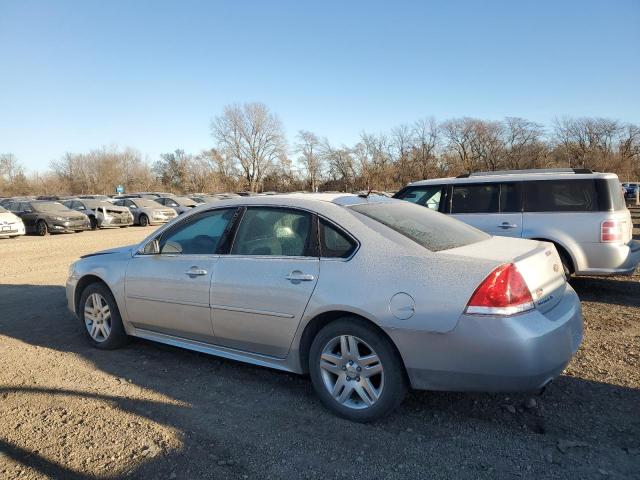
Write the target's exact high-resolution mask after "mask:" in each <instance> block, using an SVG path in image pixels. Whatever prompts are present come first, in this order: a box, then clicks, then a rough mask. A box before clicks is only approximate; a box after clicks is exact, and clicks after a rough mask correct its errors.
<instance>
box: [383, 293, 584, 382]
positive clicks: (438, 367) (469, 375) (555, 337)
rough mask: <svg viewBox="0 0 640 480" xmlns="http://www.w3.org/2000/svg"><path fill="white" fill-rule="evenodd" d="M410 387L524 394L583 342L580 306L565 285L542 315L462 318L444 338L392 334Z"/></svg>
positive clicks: (554, 372) (547, 379) (559, 369)
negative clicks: (560, 295) (555, 302)
mask: <svg viewBox="0 0 640 480" xmlns="http://www.w3.org/2000/svg"><path fill="white" fill-rule="evenodd" d="M390 335H391V337H392V339H393V340H394V342H395V343H396V345H397V346H398V349H399V350H400V354H401V356H402V358H403V360H404V363H405V367H406V368H407V373H408V375H409V379H410V382H411V386H412V387H413V388H416V389H422V390H449V391H483V392H496V391H528V390H536V389H539V388H541V387H543V386H545V385H546V384H547V383H549V382H550V381H551V380H553V379H554V378H555V377H557V376H558V375H560V374H561V373H562V371H563V370H564V368H565V367H566V365H567V364H568V363H569V361H570V360H571V358H572V356H573V355H574V353H575V352H576V351H577V350H578V347H579V346H580V343H581V341H582V311H581V308H580V301H579V299H578V296H577V295H576V293H575V292H574V291H573V289H572V288H571V287H570V286H568V285H567V290H566V292H565V294H564V298H563V299H562V301H561V302H560V303H559V304H558V305H556V306H555V307H554V308H553V309H552V310H550V311H549V312H546V313H545V314H544V315H543V314H542V313H540V312H539V311H538V310H534V311H531V312H528V313H525V314H522V315H518V316H514V317H508V318H497V317H481V316H472V315H463V316H462V317H461V319H460V321H459V323H458V325H457V326H456V328H455V329H454V330H452V331H450V332H448V333H444V334H434V333H420V332H416V331H395V332H390Z"/></svg>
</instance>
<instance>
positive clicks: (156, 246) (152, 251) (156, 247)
mask: <svg viewBox="0 0 640 480" xmlns="http://www.w3.org/2000/svg"><path fill="white" fill-rule="evenodd" d="M140 253H142V254H143V255H158V254H159V253H160V243H159V242H158V239H157V238H154V239H153V240H151V241H150V242H149V243H147V244H146V245H145V246H144V248H143V249H142V251H141V252H140Z"/></svg>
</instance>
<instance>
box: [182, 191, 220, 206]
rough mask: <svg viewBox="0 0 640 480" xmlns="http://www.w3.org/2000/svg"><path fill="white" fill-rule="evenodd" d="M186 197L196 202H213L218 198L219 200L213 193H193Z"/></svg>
mask: <svg viewBox="0 0 640 480" xmlns="http://www.w3.org/2000/svg"><path fill="white" fill-rule="evenodd" d="M188 198H190V199H191V200H193V201H194V202H196V203H197V204H201V203H214V202H217V201H218V200H220V199H219V198H218V197H215V196H213V195H208V194H206V193H193V194H191V195H188Z"/></svg>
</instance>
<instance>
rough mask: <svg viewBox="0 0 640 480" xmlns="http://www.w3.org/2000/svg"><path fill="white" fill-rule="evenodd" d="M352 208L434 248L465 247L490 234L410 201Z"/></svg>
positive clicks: (367, 204)
mask: <svg viewBox="0 0 640 480" xmlns="http://www.w3.org/2000/svg"><path fill="white" fill-rule="evenodd" d="M350 208H351V209H352V210H355V211H356V212H358V213H361V214H362V215H366V216H367V217H369V218H371V219H373V220H375V221H377V222H380V223H382V224H383V225H386V226H387V227H389V228H391V229H392V230H395V231H396V232H398V233H400V234H402V235H404V236H405V237H407V238H410V239H411V240H413V241H414V242H416V243H418V244H420V245H422V246H423V247H425V248H426V249H428V250H431V251H432V252H438V251H440V250H448V249H450V248H456V247H463V246H465V245H470V244H472V243H477V242H481V241H483V240H486V239H487V238H489V237H490V236H489V235H487V234H486V233H484V232H481V231H480V230H477V229H476V228H473V227H471V226H469V225H467V224H466V223H462V222H460V221H458V220H455V219H454V218H451V217H447V216H446V215H443V214H441V213H437V212H433V211H431V210H430V209H428V208H424V207H421V206H419V205H416V204H413V203H410V202H381V203H364V204H360V205H353V206H352V207H350Z"/></svg>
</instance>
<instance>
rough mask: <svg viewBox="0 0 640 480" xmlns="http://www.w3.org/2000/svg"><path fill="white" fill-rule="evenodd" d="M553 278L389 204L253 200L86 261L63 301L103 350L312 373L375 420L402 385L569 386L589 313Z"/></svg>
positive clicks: (358, 417) (450, 223) (345, 199)
mask: <svg viewBox="0 0 640 480" xmlns="http://www.w3.org/2000/svg"><path fill="white" fill-rule="evenodd" d="M559 265H560V258H559V256H558V253H557V251H556V250H555V248H553V245H551V244H550V243H547V242H537V241H531V240H522V239H515V238H505V237H491V236H490V235H487V234H486V233H484V232H481V231H480V230H477V229H475V228H473V227H470V226H468V225H465V224H464V223H462V222H459V221H457V220H455V219H453V218H450V217H447V216H445V215H441V214H439V213H436V212H431V211H429V210H427V209H425V208H422V207H419V206H416V205H412V204H410V203H407V202H401V201H398V200H394V199H390V198H386V197H382V196H371V197H368V198H365V197H359V196H355V195H348V194H337V195H326V194H310V195H274V196H252V197H244V198H239V199H232V200H222V201H220V202H218V203H216V204H211V205H209V206H206V207H201V208H198V209H196V210H192V211H191V212H190V213H187V214H185V215H183V216H181V217H180V218H179V219H178V220H176V221H173V222H171V223H170V224H168V225H166V226H164V227H161V228H160V229H159V230H157V231H155V232H154V233H153V234H152V235H150V236H149V237H148V238H147V239H145V240H144V241H143V242H142V243H140V244H139V245H134V246H128V247H122V248H115V249H111V250H107V251H105V252H99V253H97V254H91V255H87V256H85V257H83V258H82V259H80V260H79V261H77V262H76V263H74V264H73V265H71V267H70V272H69V278H68V280H67V301H68V306H69V309H70V310H72V311H73V312H74V313H75V314H76V315H77V316H78V319H79V320H80V321H81V322H82V324H83V326H84V327H85V334H86V336H87V338H88V340H89V342H90V343H91V344H92V345H94V346H95V347H97V348H103V349H111V348H116V347H118V346H121V345H122V344H123V343H125V341H126V339H127V335H131V336H137V337H141V338H145V339H149V340H155V341H158V342H162V343H167V344H170V345H174V346H179V347H183V348H188V349H193V350H197V351H200V352H204V353H210V354H214V355H218V356H221V357H226V358H231V359H234V360H240V361H244V362H248V363H253V364H257V365H261V366H267V367H273V368H277V369H281V370H286V371H290V372H296V373H309V375H310V377H311V381H312V383H313V386H314V388H315V390H316V393H317V394H318V396H319V397H320V400H321V401H322V402H323V403H324V404H325V405H326V406H327V407H328V408H329V409H331V410H332V411H334V412H335V413H337V414H338V415H341V416H344V417H346V418H348V419H351V420H355V421H369V420H374V419H376V418H379V417H380V416H382V415H385V414H387V413H389V412H390V411H391V410H393V409H394V408H395V407H396V406H398V405H399V404H400V403H401V402H402V400H403V398H404V395H405V392H406V389H407V386H408V385H411V386H412V387H413V388H416V389H433V390H462V391H472V390H480V391H513V390H536V389H539V388H541V387H544V386H545V385H547V384H548V383H549V382H550V381H551V380H552V379H553V378H554V377H556V376H558V375H560V373H561V372H562V371H563V369H564V368H565V366H566V365H567V363H568V362H569V361H570V359H571V357H572V355H573V354H574V353H575V352H576V350H577V349H578V347H579V345H580V342H581V339H582V313H581V309H580V301H579V300H578V297H577V295H576V293H575V292H574V291H573V289H572V288H571V286H570V285H568V284H567V282H566V279H565V277H564V275H563V273H562V269H561V268H560V267H559Z"/></svg>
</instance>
